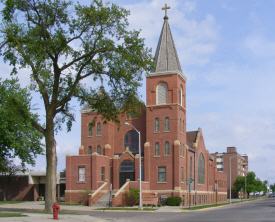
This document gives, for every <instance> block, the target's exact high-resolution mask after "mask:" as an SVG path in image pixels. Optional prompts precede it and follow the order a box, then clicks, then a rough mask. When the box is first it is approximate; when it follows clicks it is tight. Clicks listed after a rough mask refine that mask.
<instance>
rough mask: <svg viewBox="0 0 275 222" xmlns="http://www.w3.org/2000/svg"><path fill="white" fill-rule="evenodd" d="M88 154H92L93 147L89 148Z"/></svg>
mask: <svg viewBox="0 0 275 222" xmlns="http://www.w3.org/2000/svg"><path fill="white" fill-rule="evenodd" d="M88 154H92V147H91V146H89V147H88Z"/></svg>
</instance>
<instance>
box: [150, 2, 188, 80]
mask: <svg viewBox="0 0 275 222" xmlns="http://www.w3.org/2000/svg"><path fill="white" fill-rule="evenodd" d="M162 9H163V10H165V16H164V23H163V27H162V30H161V33H160V37H159V42H158V46H157V49H156V54H155V69H152V70H151V73H147V74H146V76H147V77H149V76H158V75H172V74H178V75H180V76H181V77H182V78H183V80H184V81H185V82H186V81H187V78H186V77H185V76H184V75H183V74H182V71H181V66H180V62H179V58H178V54H177V50H176V47H175V44H174V40H173V37H172V33H171V30H170V26H169V23H168V16H167V9H170V7H167V4H165V7H164V8H162Z"/></svg>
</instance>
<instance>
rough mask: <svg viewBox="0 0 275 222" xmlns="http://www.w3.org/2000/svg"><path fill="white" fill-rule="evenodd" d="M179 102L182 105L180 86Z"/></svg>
mask: <svg viewBox="0 0 275 222" xmlns="http://www.w3.org/2000/svg"><path fill="white" fill-rule="evenodd" d="M179 104H180V105H181V106H182V87H180V91H179Z"/></svg>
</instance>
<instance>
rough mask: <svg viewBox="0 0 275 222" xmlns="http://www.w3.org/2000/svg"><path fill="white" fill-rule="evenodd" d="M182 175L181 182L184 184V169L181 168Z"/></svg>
mask: <svg viewBox="0 0 275 222" xmlns="http://www.w3.org/2000/svg"><path fill="white" fill-rule="evenodd" d="M180 175H181V182H184V179H183V167H182V168H181V172H180Z"/></svg>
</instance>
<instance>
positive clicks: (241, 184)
mask: <svg viewBox="0 0 275 222" xmlns="http://www.w3.org/2000/svg"><path fill="white" fill-rule="evenodd" d="M232 188H233V190H234V191H235V192H239V191H240V190H241V189H243V190H244V188H245V178H244V177H242V176H237V178H236V181H235V182H234V184H233V187H232Z"/></svg>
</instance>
